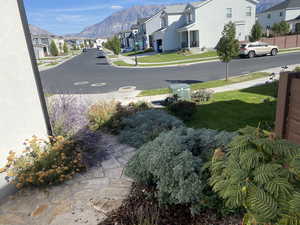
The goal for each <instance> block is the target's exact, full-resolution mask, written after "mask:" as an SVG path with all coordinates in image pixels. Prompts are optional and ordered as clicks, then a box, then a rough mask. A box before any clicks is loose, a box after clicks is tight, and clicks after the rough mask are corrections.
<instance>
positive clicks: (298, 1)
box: [258, 0, 300, 30]
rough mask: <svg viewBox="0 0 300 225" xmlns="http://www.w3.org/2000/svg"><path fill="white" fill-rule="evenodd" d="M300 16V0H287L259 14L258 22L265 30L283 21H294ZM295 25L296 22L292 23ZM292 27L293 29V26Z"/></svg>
mask: <svg viewBox="0 0 300 225" xmlns="http://www.w3.org/2000/svg"><path fill="white" fill-rule="evenodd" d="M298 16H300V0H286V1H284V2H281V3H279V4H277V5H275V6H273V7H271V8H269V9H267V10H265V11H263V12H262V13H259V14H258V22H259V23H260V24H261V25H262V26H263V28H264V29H265V30H267V29H270V28H271V27H272V26H273V25H274V24H275V23H279V22H281V21H287V22H289V21H294V20H295V19H296V18H297V17H298ZM290 24H292V25H295V24H294V23H290ZM292 25H291V28H292V30H293V28H295V27H292Z"/></svg>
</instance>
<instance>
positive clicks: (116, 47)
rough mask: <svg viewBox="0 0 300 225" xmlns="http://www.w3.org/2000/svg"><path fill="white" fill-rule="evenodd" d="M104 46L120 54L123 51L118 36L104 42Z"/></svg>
mask: <svg viewBox="0 0 300 225" xmlns="http://www.w3.org/2000/svg"><path fill="white" fill-rule="evenodd" d="M103 46H104V47H105V48H107V49H109V50H111V51H113V53H114V54H115V55H119V54H120V52H121V42H120V40H119V38H118V37H117V36H114V37H113V38H111V39H109V40H108V41H107V42H106V43H104V44H103Z"/></svg>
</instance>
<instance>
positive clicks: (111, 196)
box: [0, 134, 135, 225]
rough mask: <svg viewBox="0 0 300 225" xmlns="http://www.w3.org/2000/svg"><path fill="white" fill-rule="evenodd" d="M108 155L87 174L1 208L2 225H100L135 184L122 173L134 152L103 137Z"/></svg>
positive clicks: (22, 196) (12, 198) (12, 200)
mask: <svg viewBox="0 0 300 225" xmlns="http://www.w3.org/2000/svg"><path fill="white" fill-rule="evenodd" d="M99 146H100V148H101V149H102V150H99V151H105V153H106V154H104V156H103V161H101V162H98V163H96V166H94V167H92V168H90V169H89V170H88V171H87V172H86V173H84V174H78V175H77V176H76V177H74V179H73V180H70V181H68V182H66V183H64V184H62V185H59V186H54V187H50V188H46V189H40V190H39V189H24V190H21V191H19V192H18V193H16V194H15V195H13V196H10V197H9V198H7V199H6V200H5V201H3V203H2V204H0V225H97V224H98V223H99V222H101V221H102V220H104V219H105V218H106V216H107V214H108V213H109V212H110V211H112V210H114V209H116V208H118V207H119V206H120V205H121V203H122V201H123V200H124V199H125V198H126V197H127V195H128V194H129V191H130V188H131V184H132V181H131V180H130V179H129V178H127V177H125V176H124V174H123V170H124V167H125V164H126V163H127V162H128V160H129V159H130V158H131V157H132V156H133V155H134V154H135V149H134V148H131V147H128V146H126V145H122V144H119V143H118V141H117V138H116V137H114V136H110V135H104V134H102V135H101V139H100V141H99Z"/></svg>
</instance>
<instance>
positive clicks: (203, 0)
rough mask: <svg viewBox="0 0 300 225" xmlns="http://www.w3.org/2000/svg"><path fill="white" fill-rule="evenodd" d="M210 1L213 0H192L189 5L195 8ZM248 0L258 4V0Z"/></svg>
mask: <svg viewBox="0 0 300 225" xmlns="http://www.w3.org/2000/svg"><path fill="white" fill-rule="evenodd" d="M210 1H212V0H200V1H197V2H191V3H189V5H191V6H193V7H194V8H199V7H201V6H203V5H205V4H206V3H208V2H210ZM248 1H251V2H253V3H256V4H258V1H257V0H248Z"/></svg>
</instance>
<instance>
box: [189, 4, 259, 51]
mask: <svg viewBox="0 0 300 225" xmlns="http://www.w3.org/2000/svg"><path fill="white" fill-rule="evenodd" d="M248 6H251V7H252V14H251V16H247V15H246V9H247V7H248ZM227 8H232V18H227V17H226V9H227ZM255 9H256V5H255V4H254V3H253V2H250V1H248V0H212V1H210V2H208V3H207V4H206V5H204V6H202V7H200V8H198V9H197V10H196V26H195V27H193V30H199V39H200V48H202V47H206V48H214V47H215V46H216V45H217V43H218V41H219V39H220V38H221V33H222V31H223V29H224V25H225V24H227V23H229V22H230V21H232V22H234V23H236V25H237V34H239V33H241V36H240V40H242V39H244V40H245V37H246V36H248V35H249V34H250V33H251V29H252V26H253V25H254V24H255V20H256V19H255V17H256V14H255Z"/></svg>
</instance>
